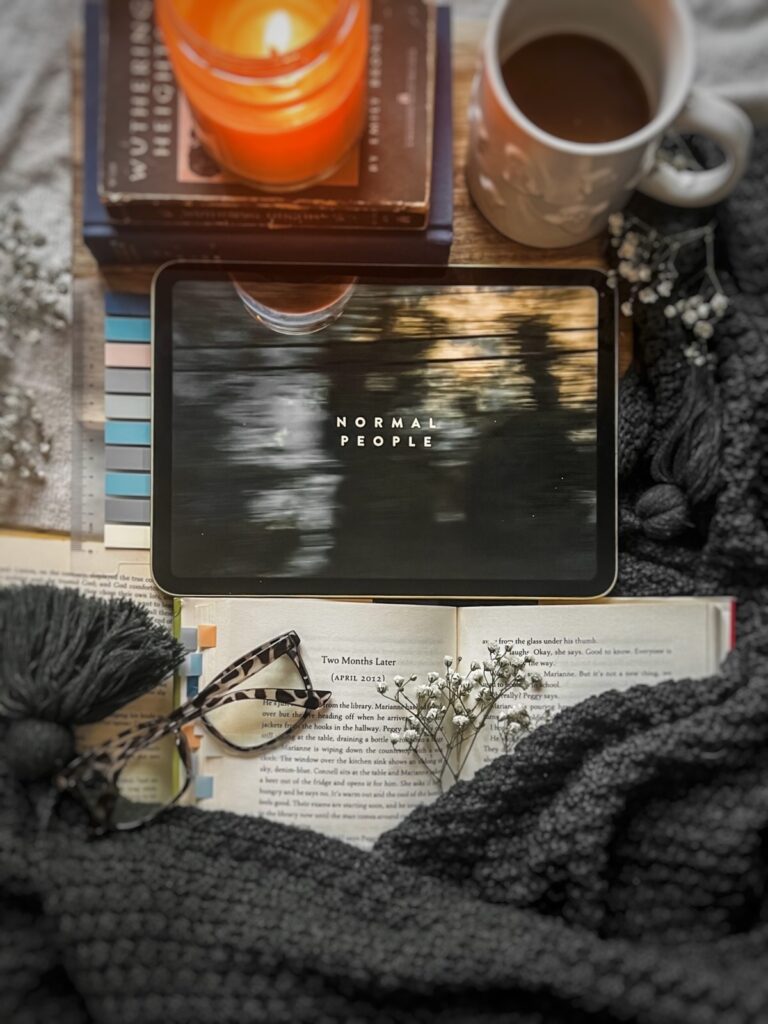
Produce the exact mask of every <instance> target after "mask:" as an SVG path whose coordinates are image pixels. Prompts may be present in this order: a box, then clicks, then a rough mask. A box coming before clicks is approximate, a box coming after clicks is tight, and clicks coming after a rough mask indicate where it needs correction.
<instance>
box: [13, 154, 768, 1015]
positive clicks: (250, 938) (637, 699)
mask: <svg viewBox="0 0 768 1024" xmlns="http://www.w3.org/2000/svg"><path fill="white" fill-rule="evenodd" d="M767 177H768V136H763V137H762V138H760V139H759V142H758V148H757V152H756V156H755V162H754V166H753V170H752V173H751V175H750V177H749V178H748V180H747V181H745V183H744V184H743V185H742V186H741V188H740V189H739V191H738V193H737V194H736V196H735V197H734V198H733V199H732V200H731V201H730V202H729V203H728V204H727V205H726V206H724V207H723V208H722V209H721V210H719V211H718V213H717V216H718V219H719V222H720V226H721V233H720V248H721V252H720V262H721V265H722V267H723V274H724V276H725V277H726V278H727V283H728V289H729V292H730V294H731V297H732V299H733V306H732V310H731V312H730V313H729V314H728V317H727V319H726V320H725V321H724V322H723V323H722V324H721V326H720V327H719V329H718V343H717V368H716V382H717V390H718V393H719V401H720V402H721V404H722V416H723V439H722V449H721V457H720V463H719V472H718V474H717V475H718V480H717V487H716V488H715V492H716V493H715V494H714V497H709V498H706V499H704V500H701V495H700V494H699V495H697V494H691V493H685V490H684V489H683V490H682V493H683V495H684V498H685V502H686V505H687V508H688V513H689V514H688V516H687V518H686V519H685V520H684V521H679V520H674V519H673V520H672V521H670V520H669V518H668V513H669V511H670V509H669V508H667V507H664V508H662V509H661V513H663V516H662V519H661V520H659V519H658V516H659V514H661V513H659V508H658V507H657V506H654V508H655V512H654V513H653V515H654V525H652V527H651V529H650V531H649V530H648V528H647V525H648V524H647V522H646V519H647V518H648V517H647V516H646V517H644V516H643V508H644V505H643V501H644V500H645V502H646V504H647V502H648V499H647V498H645V496H646V495H647V493H648V491H649V489H650V488H651V487H653V486H654V484H655V483H656V481H654V479H653V477H652V475H651V472H650V465H651V460H652V457H653V454H654V452H655V451H657V450H658V448H659V445H660V444H662V443H663V440H664V437H665V431H666V430H668V428H669V425H670V423H672V421H673V420H674V416H675V412H676V410H677V408H678V407H679V402H680V399H681V395H682V394H683V390H684V388H685V386H686V380H687V379H688V375H689V373H690V369H689V367H688V365H687V363H686V362H685V360H684V359H683V357H682V354H681V352H682V348H683V347H684V344H685V337H684V336H683V334H682V333H680V334H678V333H677V332H678V330H679V329H678V328H677V327H676V326H675V325H674V324H673V325H671V326H670V324H668V323H667V322H666V321H663V322H662V321H661V320H660V319H659V317H658V314H655V313H653V312H651V313H648V314H644V318H643V320H642V321H641V322H640V324H639V353H638V354H639V359H638V366H637V368H636V369H635V370H634V371H633V372H632V374H631V375H630V376H629V377H628V378H627V380H626V382H625V384H624V386H623V396H622V397H623V401H622V414H621V430H620V434H621V474H622V535H621V543H622V558H621V576H620V591H621V592H622V593H625V594H631V593H634V594H670V593H673V594H688V593H703V594H714V593H718V592H719V593H726V592H736V593H737V594H738V595H739V597H740V600H741V606H740V613H739V628H740V633H741V640H740V643H739V647H738V649H737V651H736V652H735V653H734V654H733V655H732V656H731V657H730V659H729V660H728V662H727V664H726V667H725V670H724V672H723V674H722V675H721V676H718V677H715V678H712V679H709V680H706V681H704V682H692V681H676V682H669V683H664V684H662V685H660V686H658V687H655V688H647V687H637V688H635V689H633V690H630V691H629V692H626V693H615V692H611V693H606V694H603V695H602V696H599V697H596V698H593V699H591V700H588V701H586V702H585V703H583V704H582V705H580V706H579V707H577V708H573V709H571V710H569V711H566V712H564V713H563V714H561V715H560V716H559V717H558V718H556V719H555V720H554V722H552V723H551V724H550V725H549V726H546V727H544V728H542V729H541V730H539V731H538V732H537V733H535V734H534V735H532V736H531V737H529V738H528V739H527V740H525V741H524V742H523V743H522V744H521V745H520V747H519V748H518V751H517V752H516V754H515V755H514V757H511V758H501V759H499V760H498V761H496V762H495V763H494V764H493V765H491V766H489V767H488V768H486V769H485V770H484V771H482V772H480V773H479V774H478V776H477V777H476V778H475V779H474V780H473V781H472V782H471V783H462V784H460V785H458V786H456V787H455V788H454V789H453V790H451V792H450V793H448V794H447V795H446V796H445V797H444V798H442V799H441V800H440V801H438V802H437V803H436V804H434V805H433V806H431V807H429V808H424V809H421V810H419V811H417V812H415V813H414V814H412V815H411V816H410V817H409V818H408V819H407V820H406V821H405V822H404V823H403V824H402V825H401V826H400V827H399V828H397V829H395V830H394V831H392V832H390V833H389V834H388V835H386V836H384V837H383V838H382V839H381V840H380V841H379V843H378V844H377V847H376V849H375V851H374V853H373V854H364V853H360V852H357V851H355V850H352V849H350V848H348V847H346V846H344V845H343V844H340V843H338V842H334V841H331V840H327V839H324V838H323V837H321V836H318V835H315V834H313V833H310V832H306V831H299V830H296V829H292V828H287V827H282V826H278V825H274V824H270V823H268V822H265V821H263V820H259V819H246V818H240V817H237V816H234V815H226V814H207V813H204V812H201V811H197V810H194V809H189V810H178V811H175V812H173V813H171V814H168V815H167V816H166V817H165V818H163V819H161V820H160V821H159V822H157V823H156V824H154V825H152V826H151V827H149V828H147V829H145V830H143V831H141V832H139V833H136V834H131V835H126V836H113V837H109V838H107V839H104V840H101V841H98V842H92V841H89V840H88V838H87V833H86V831H85V828H84V824H83V822H82V821H81V820H80V818H79V815H78V813H77V812H76V811H75V809H74V808H69V809H68V810H66V811H63V812H62V813H61V814H60V815H59V816H57V817H56V818H55V819H54V821H53V822H52V823H51V825H50V826H49V827H48V828H47V829H38V828H37V826H36V820H37V818H36V814H35V809H37V810H38V811H39V810H40V808H41V806H43V805H44V804H45V793H44V792H42V791H41V790H39V789H35V790H30V789H29V788H24V787H23V786H22V785H21V784H20V783H18V782H17V781H14V780H13V779H12V778H11V777H10V775H9V773H8V771H7V769H6V767H5V766H4V765H3V764H2V762H1V761H0V794H2V795H1V796H0V814H1V815H2V820H1V822H0V922H2V924H1V925H0V927H1V928H2V938H0V1020H3V1021H11V1022H15V1024H26V1022H29V1024H32V1022H38V1021H40V1022H42V1021H46V1022H52V1021H55V1022H56V1024H70V1022H71V1024H81V1022H82V1024H84V1022H90V1021H97V1022H103V1024H123V1022H125V1024H129V1022H141V1024H151V1022H155V1021H158V1022H160V1021H162V1022H167V1024H173V1022H184V1024H187V1022H191V1021H196V1022H198V1024H230V1022H232V1024H242V1022H245V1021H248V1022H251V1021H252V1022H265V1024H267V1022H268V1024H302V1022H305V1021H306V1022H310V1021H311V1022H313V1024H326V1022H327V1024H330V1022H342V1021H344V1022H350V1024H351V1022H369V1021H370V1022H377V1024H379V1022H380V1024H385V1022H386V1024H394V1022H417V1024H418V1022H432V1021H435V1022H437V1021H440V1022H442V1024H458V1022H466V1021H478V1022H488V1024H491V1022H499V1024H500V1022H502V1021H503V1022H505V1024H586V1022H590V1024H591V1022H608V1024H611V1022H616V1024H618V1022H631V1021H633V1022H638V1024H640V1022H642V1024H765V1022H766V1021H768V972H766V970H765V963H766V957H768V659H767V657H766V655H768V631H766V628H765V627H766V614H765V612H766V596H768V506H767V505H766V497H767V496H768V495H766V488H768V475H767V474H766V472H765V470H766V460H768V346H767V341H768V339H767V337H766V335H767V333H768V332H767V330H766V327H767V326H768V316H767V314H768V305H767V304H766V299H765V292H766V286H768V262H767V261H766V258H765V252H766V243H765V239H766V237H768V204H766V201H765V194H764V188H765V180H766V178H767ZM644 212H646V213H647V211H644ZM655 216H657V218H660V219H661V220H662V222H663V221H665V220H667V221H669V219H670V218H671V217H672V216H675V217H677V218H678V220H679V219H680V215H679V214H677V213H675V214H673V213H672V212H671V211H665V210H658V209H657V211H656V213H655ZM690 272H691V274H695V273H696V268H695V267H691V268H690ZM656 497H659V496H658V495H657V496H656ZM661 497H662V498H665V499H670V498H671V496H670V495H669V494H667V495H662V496H661ZM670 505H671V506H672V511H673V512H674V502H672V501H671V500H670ZM664 516H667V518H666V519H665V518H664ZM1 749H2V747H1V745H0V750H1Z"/></svg>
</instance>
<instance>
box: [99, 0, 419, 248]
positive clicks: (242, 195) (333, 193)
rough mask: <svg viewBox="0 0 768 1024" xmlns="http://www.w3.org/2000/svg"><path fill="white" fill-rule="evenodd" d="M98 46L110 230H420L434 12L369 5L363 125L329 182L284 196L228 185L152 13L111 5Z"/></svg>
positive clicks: (413, 1) (408, 4) (406, 4)
mask: <svg viewBox="0 0 768 1024" xmlns="http://www.w3.org/2000/svg"><path fill="white" fill-rule="evenodd" d="M102 47H103V53H104V61H103V65H102V67H103V71H102V76H103V77H102V89H101V136H102V150H101V156H100V166H99V198H100V199H101V201H102V203H103V204H104V206H105V208H106V209H107V211H108V212H109V214H110V216H111V217H112V218H113V220H115V221H124V222H135V223H142V222H155V223H156V222H162V221H173V222H174V223H175V224H200V223H202V224H207V225H217V224H218V225H221V224H224V225H227V226H229V225H232V224H235V223H237V224H244V225H248V226H250V227H270V228H279V227H301V228H305V229H308V230H311V229H315V228H322V227H328V226H343V227H347V228H366V229H370V228H396V229H398V230H403V229H420V228H424V227H425V225H426V223H427V218H428V211H429V199H430V179H431V167H432V138H433V107H434V95H435V9H434V7H431V6H428V5H427V4H425V3H424V2H423V0H373V4H372V14H371V29H370V59H369V78H368V88H369V116H368V124H367V127H366V132H365V135H364V137H363V139H362V140H361V142H360V143H359V144H358V145H357V146H356V147H355V149H354V150H353V152H352V153H351V154H350V155H349V158H348V159H347V161H346V163H345V164H344V166H343V167H342V168H340V170H339V171H338V172H337V173H336V174H335V175H334V176H333V177H332V178H330V179H329V180H327V181H326V182H324V183H322V184H320V185H318V186H316V187H313V188H310V189H306V190H304V191H302V192H298V193H293V194H289V195H275V194H273V193H266V192H262V191H258V190H257V189H255V188H252V187H249V186H248V185H247V184H243V183H241V182H239V181H237V180H235V179H233V178H232V177H230V176H228V175H227V174H226V173H225V172H223V171H222V170H221V168H220V167H219V166H218V165H217V164H216V163H215V161H214V160H213V159H212V158H211V157H210V156H209V155H208V153H207V152H206V150H205V149H204V148H203V147H202V146H201V144H200V142H199V141H198V139H197V136H196V134H195V126H194V122H193V118H192V115H191V111H190V108H189V106H188V104H187V101H186V99H185V97H184V95H183V93H181V91H180V90H179V89H178V88H177V86H176V83H175V80H174V77H173V71H172V68H171V64H170V61H169V59H168V55H167V52H166V49H165V46H164V45H163V42H162V37H161V35H160V33H159V31H158V30H157V28H156V27H155V22H154V12H153V5H152V4H151V3H141V4H129V3H126V2H125V0H108V3H107V4H106V21H105V25H104V31H103V37H102Z"/></svg>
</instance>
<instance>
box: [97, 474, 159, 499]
mask: <svg viewBox="0 0 768 1024" xmlns="http://www.w3.org/2000/svg"><path fill="white" fill-rule="evenodd" d="M150 486H151V477H150V475H149V473H107V496H108V497H110V498H148V497H149V496H150V493H151V490H150Z"/></svg>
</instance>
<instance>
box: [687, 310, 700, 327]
mask: <svg viewBox="0 0 768 1024" xmlns="http://www.w3.org/2000/svg"><path fill="white" fill-rule="evenodd" d="M698 322H699V315H698V313H697V312H696V310H695V309H686V311H685V312H684V313H683V323H684V324H685V326H686V327H695V326H696V324H697V323H698Z"/></svg>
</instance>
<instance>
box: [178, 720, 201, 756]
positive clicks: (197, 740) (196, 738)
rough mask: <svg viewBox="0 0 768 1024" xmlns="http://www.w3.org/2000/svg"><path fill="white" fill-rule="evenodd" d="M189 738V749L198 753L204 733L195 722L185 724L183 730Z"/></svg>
mask: <svg viewBox="0 0 768 1024" xmlns="http://www.w3.org/2000/svg"><path fill="white" fill-rule="evenodd" d="M181 731H182V732H183V733H184V735H185V736H186V738H187V743H188V744H189V749H190V750H191V751H192V753H193V754H194V753H196V752H197V751H198V750H199V749H200V744H201V743H202V742H203V738H202V735H201V734H200V733H199V732H198V730H197V729H196V728H195V723H194V722H190V724H189V725H185V726H183V727H182V730H181Z"/></svg>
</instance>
